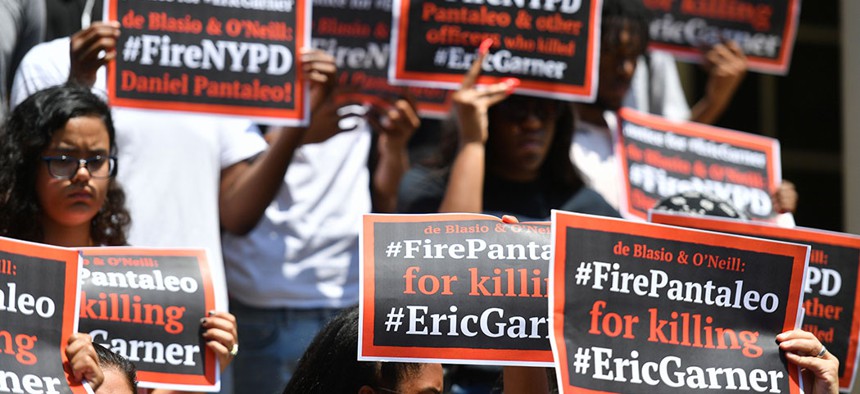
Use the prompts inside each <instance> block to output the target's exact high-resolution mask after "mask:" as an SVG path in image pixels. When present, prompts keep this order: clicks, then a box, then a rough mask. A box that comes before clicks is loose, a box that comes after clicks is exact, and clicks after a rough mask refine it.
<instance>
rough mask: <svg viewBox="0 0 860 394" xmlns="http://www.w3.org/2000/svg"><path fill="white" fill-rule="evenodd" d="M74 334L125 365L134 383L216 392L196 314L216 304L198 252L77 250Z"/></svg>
mask: <svg viewBox="0 0 860 394" xmlns="http://www.w3.org/2000/svg"><path fill="white" fill-rule="evenodd" d="M82 253H83V257H84V268H83V270H82V273H81V283H82V285H81V310H80V325H81V332H86V333H88V334H90V336H92V337H93V342H94V343H96V344H100V345H103V346H105V347H107V348H108V349H110V350H112V351H113V352H115V353H118V354H121V355H122V356H123V357H125V358H126V359H128V360H129V361H131V362H133V363H134V364H135V366H137V379H138V381H139V382H140V386H141V387H148V388H163V389H169V390H185V391H219V390H220V381H219V376H218V372H219V368H218V364H217V360H216V357H215V354H214V352H212V351H211V350H210V349H209V348H208V347H206V343H205V341H204V340H203V338H202V337H201V336H200V319H201V318H202V317H204V316H206V313H207V312H208V311H210V310H213V309H216V306H215V296H214V291H213V287H212V279H211V277H210V274H209V265H208V262H207V259H206V252H205V251H204V250H192V249H188V250H183V249H178V250H160V249H135V248H127V247H120V248H107V247H103V248H87V249H83V250H82Z"/></svg>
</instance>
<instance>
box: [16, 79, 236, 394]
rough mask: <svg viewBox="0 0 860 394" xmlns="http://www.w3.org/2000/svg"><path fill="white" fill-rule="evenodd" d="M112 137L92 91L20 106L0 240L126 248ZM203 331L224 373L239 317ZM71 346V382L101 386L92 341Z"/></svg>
mask: <svg viewBox="0 0 860 394" xmlns="http://www.w3.org/2000/svg"><path fill="white" fill-rule="evenodd" d="M114 135H115V133H114V127H113V121H112V120H111V114H110V109H109V108H108V106H107V104H106V103H105V102H103V101H102V100H101V99H100V98H98V97H97V96H95V95H94V94H93V93H92V92H90V91H89V89H87V88H83V87H79V86H75V85H61V86H56V87H52V88H48V89H45V90H42V91H39V92H36V93H34V94H33V95H32V96H30V97H28V98H27V99H26V100H25V101H23V102H22V103H21V104H20V105H18V106H17V107H16V108H15V110H14V111H13V112H12V113H11V114H10V116H9V118H8V119H7V120H6V123H5V124H4V125H3V127H2V128H0V141H2V144H0V236H4V237H10V238H16V239H21V240H25V241H31V242H39V243H45V244H50V245H56V246H64V247H88V246H123V245H126V244H127V242H126V229H127V228H128V225H129V223H130V222H131V218H130V217H129V213H128V211H127V210H126V208H125V193H123V190H122V188H121V187H120V185H119V184H118V183H117V182H116V180H115V179H114V175H116V169H117V161H116V144H115V137H114ZM142 170H145V169H142ZM201 325H202V328H203V334H202V336H203V339H204V340H205V341H206V343H207V346H208V347H209V348H211V349H212V350H213V351H214V352H215V354H216V355H217V356H218V358H219V360H220V361H221V367H222V369H223V368H226V366H227V365H228V364H229V363H230V361H231V360H232V358H233V356H234V355H235V353H234V352H231V350H233V349H237V348H236V347H235V346H233V348H232V349H231V347H230V345H229V344H235V343H238V341H237V339H236V320H235V318H234V317H233V315H231V314H229V313H226V312H210V314H209V315H208V316H206V317H205V318H204V319H202V323H201ZM69 343H70V345H69V349H71V351H72V353H71V354H69V360H72V362H71V368H72V370H73V376H74V377H75V378H76V379H78V380H80V379H81V378H84V379H87V381H89V382H91V383H93V386H99V385H100V384H101V383H102V381H103V380H104V378H105V375H104V374H103V372H102V369H101V368H100V367H99V366H98V357H97V356H96V355H95V354H96V353H95V350H93V349H92V346H93V345H92V341H91V339H90V338H89V337H88V336H86V335H81V334H75V335H73V336H72V338H70V340H69ZM73 344H74V345H73ZM99 392H100V391H99V390H96V393H99Z"/></svg>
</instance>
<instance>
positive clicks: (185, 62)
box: [106, 0, 310, 125]
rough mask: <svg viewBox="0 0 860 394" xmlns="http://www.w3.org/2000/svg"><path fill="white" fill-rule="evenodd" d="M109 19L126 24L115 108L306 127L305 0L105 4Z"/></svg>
mask: <svg viewBox="0 0 860 394" xmlns="http://www.w3.org/2000/svg"><path fill="white" fill-rule="evenodd" d="M106 15H107V17H108V19H109V20H115V21H119V22H120V23H121V24H122V34H121V35H120V37H119V39H118V41H117V58H116V59H115V60H114V61H112V62H110V63H108V72H107V83H108V98H109V101H110V103H111V105H115V106H123V107H132V108H145V109H159V110H172V111H187V112H203V113H212V114H220V115H230V116H240V117H244V118H254V119H259V120H261V121H265V122H267V123H272V124H288V125H301V124H306V123H307V121H308V119H309V118H308V113H309V107H308V95H307V94H306V90H307V86H306V83H305V82H304V81H303V79H302V71H301V67H300V62H299V53H298V49H299V48H302V47H304V46H305V45H306V44H307V41H308V36H309V34H310V33H309V25H310V9H309V7H308V6H307V5H306V4H305V1H304V0H279V1H267V2H234V1H230V2H228V1H214V0H184V1H177V2H163V1H149V0H123V1H119V0H108V1H107V2H106Z"/></svg>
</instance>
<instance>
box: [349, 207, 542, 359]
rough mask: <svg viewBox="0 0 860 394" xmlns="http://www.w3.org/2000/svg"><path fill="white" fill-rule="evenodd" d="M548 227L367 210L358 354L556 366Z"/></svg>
mask: <svg viewBox="0 0 860 394" xmlns="http://www.w3.org/2000/svg"><path fill="white" fill-rule="evenodd" d="M549 230H550V228H549V225H548V223H518V224H505V223H502V222H501V220H500V219H498V218H496V217H493V216H488V215H478V214H433V215H365V216H364V229H363V231H362V235H361V237H362V240H361V248H362V250H361V259H362V260H361V267H362V268H361V281H360V283H361V303H360V320H359V327H360V328H359V330H360V333H359V353H358V357H359V359H360V360H402V361H411V362H415V361H423V362H445V363H454V364H478V365H486V364H494V365H523V366H551V365H552V353H551V351H550V344H549V337H548V335H549V324H548V321H547V299H548V298H547V297H548V291H549V290H548V287H547V282H548V277H547V275H548V266H549V257H550V245H549V241H550V238H549Z"/></svg>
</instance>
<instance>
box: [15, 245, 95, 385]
mask: <svg viewBox="0 0 860 394" xmlns="http://www.w3.org/2000/svg"><path fill="white" fill-rule="evenodd" d="M80 265H81V263H80V258H79V255H78V252H77V251H75V250H72V249H64V248H57V247H52V246H47V245H41V244H35V243H31V242H23V241H17V240H12V239H8V238H0V379H2V381H0V390H3V392H13V393H24V392H38V393H63V394H67V393H76V394H77V393H86V392H91V391H88V390H89V388H88V387H87V388H85V387H84V386H82V385H81V384H80V383H77V384H70V383H69V382H70V380H69V375H66V371H64V369H63V363H66V362H68V361H69V360H68V358H67V357H66V353H65V350H66V344H67V341H68V339H69V337H70V336H71V335H72V334H73V333H75V332H77V331H78V327H77V323H78V319H77V315H78V297H77V295H78V291H79V288H78V275H79V270H80Z"/></svg>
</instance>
